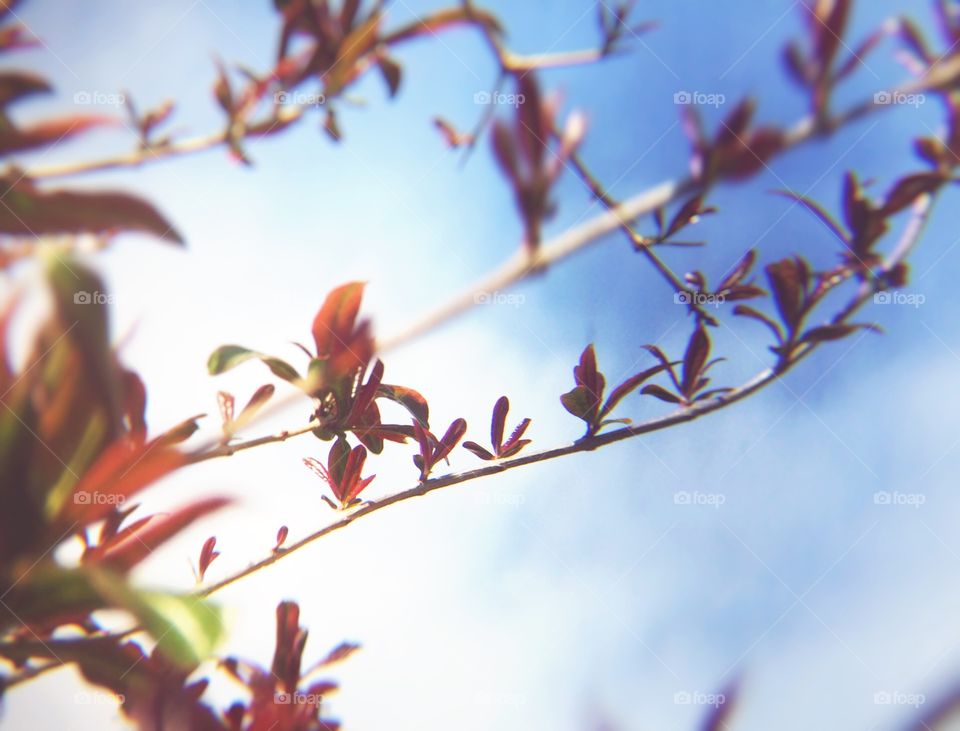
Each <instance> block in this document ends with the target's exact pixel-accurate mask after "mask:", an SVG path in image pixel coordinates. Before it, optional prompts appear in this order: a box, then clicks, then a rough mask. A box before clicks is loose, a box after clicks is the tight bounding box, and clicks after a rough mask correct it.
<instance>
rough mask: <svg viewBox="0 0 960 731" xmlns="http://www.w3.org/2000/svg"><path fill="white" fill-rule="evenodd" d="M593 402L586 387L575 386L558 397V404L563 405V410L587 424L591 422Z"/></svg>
mask: <svg viewBox="0 0 960 731" xmlns="http://www.w3.org/2000/svg"><path fill="white" fill-rule="evenodd" d="M593 402H594V398H593V395H592V394H591V393H590V389H588V388H587V387H586V386H577V387H576V388H574V389H573V390H572V391H568V392H567V393H565V394H563V396H561V397H560V403H562V404H563V408H565V409H566V410H567V411H569V412H570V413H571V414H573V415H574V416H576V417H577V418H578V419H583V420H584V421H585V422H587V423H588V424H589V423H590V422H591V420H592V419H591V414H592V411H593V408H592V407H593Z"/></svg>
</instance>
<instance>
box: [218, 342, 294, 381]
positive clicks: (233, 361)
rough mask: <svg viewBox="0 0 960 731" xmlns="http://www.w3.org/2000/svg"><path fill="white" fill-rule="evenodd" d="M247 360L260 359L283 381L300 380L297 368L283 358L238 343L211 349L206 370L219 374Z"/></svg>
mask: <svg viewBox="0 0 960 731" xmlns="http://www.w3.org/2000/svg"><path fill="white" fill-rule="evenodd" d="M248 360H259V361H261V362H262V363H263V364H264V365H266V366H267V368H269V369H270V371H271V372H272V373H273V375H275V376H277V377H278V378H282V379H283V380H284V381H288V382H290V383H294V384H297V383H299V382H300V381H301V380H302V379H301V378H300V374H299V373H297V369H296V368H294V367H293V366H292V365H290V364H289V363H287V362H286V361H285V360H281V359H280V358H274V357H273V356H271V355H265V354H264V353H258V352H257V351H255V350H250V349H248V348H244V347H243V346H240V345H221V346H220V347H219V348H217V349H216V350H215V351H213V353H211V354H210V358H209V359H208V360H207V370H208V371H209V372H210V375H211V376H219V375H220V374H221V373H226V372H227V371H229V370H231V369H233V368H236V367H237V366H238V365H240V364H241V363H246V362H247V361H248Z"/></svg>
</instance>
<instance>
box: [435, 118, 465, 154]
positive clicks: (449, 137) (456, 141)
mask: <svg viewBox="0 0 960 731" xmlns="http://www.w3.org/2000/svg"><path fill="white" fill-rule="evenodd" d="M433 126H434V127H436V128H437V129H438V130H440V134H441V135H442V136H443V141H444V142H446V143H447V146H448V147H451V148H453V149H457V148H458V147H464V146H468V145H472V144H473V142H474V138H473V135H472V134H469V133H467V132H460V131H459V130H458V129H457V128H456V127H454V126H453V125H452V124H451V123H450V122H448V121H447V120H445V119H443V118H442V117H434V119H433Z"/></svg>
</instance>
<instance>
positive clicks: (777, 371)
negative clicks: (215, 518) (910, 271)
mask: <svg viewBox="0 0 960 731" xmlns="http://www.w3.org/2000/svg"><path fill="white" fill-rule="evenodd" d="M932 205H933V196H931V195H929V194H926V195H924V196H921V197H920V198H918V200H917V203H916V204H915V206H914V210H913V215H912V218H911V219H910V221H909V223H908V224H907V226H906V228H905V230H904V233H903V235H902V237H901V239H900V242H899V243H898V244H897V246H896V247H895V248H894V250H893V252H892V253H891V254H890V255H889V257H888V258H887V259H886V264H885V268H886V270H887V271H889V270H891V269H892V268H893V267H895V266H896V265H897V264H899V263H900V262H901V261H903V260H904V258H905V257H906V256H907V255H908V254H909V253H910V251H911V250H912V249H913V247H914V246H915V245H916V243H917V241H918V240H919V238H920V235H921V233H922V232H923V228H924V226H925V225H926V223H927V221H928V220H929V215H930V211H931V209H932ZM876 286H877V285H876V283H874V282H865V283H864V285H863V286H861V287H860V288H859V289H858V291H857V293H856V294H855V295H854V296H853V297H851V299H850V301H849V302H848V303H847V305H846V306H845V307H844V308H842V309H841V310H840V312H839V313H838V314H837V315H836V316H835V317H834V318H833V322H835V323H840V322H844V321H845V320H847V319H848V318H849V317H851V316H852V315H853V314H854V313H855V312H856V311H857V310H859V309H860V308H861V307H862V306H863V305H864V304H866V303H867V302H868V301H869V300H870V299H871V298H872V296H873V294H874V292H875V291H876ZM821 344H822V343H820V342H808V343H804V344H802V345H801V346H799V347H798V348H797V350H796V351H795V353H794V355H793V356H792V358H791V360H790V361H788V362H785V363H781V364H778V365H777V366H775V367H772V368H767V369H766V370H764V371H762V372H760V373H758V374H757V375H755V376H754V377H753V378H751V379H750V380H749V381H747V382H746V383H744V384H742V385H741V386H739V387H737V388H735V389H732V390H730V391H727V392H724V393H721V394H719V395H718V396H716V397H714V398H711V399H707V400H705V401H701V402H697V403H694V404H693V405H691V406H688V407H685V408H681V409H678V410H676V411H673V412H671V413H669V414H666V415H664V416H660V417H657V418H654V419H650V420H648V421H645V422H643V423H640V424H635V425H632V426H626V427H623V428H620V429H615V430H614V431H610V432H605V433H602V434H598V435H596V436H592V437H585V438H583V439H580V440H578V441H576V442H573V443H572V444H568V445H565V446H562V447H555V448H553V449H547V450H543V451H540V452H531V453H529V454H525V455H523V456H521V457H515V458H513V459H507V460H503V461H501V462H495V463H493V464H489V465H485V466H483V467H479V468H477V469H474V470H469V471H467V472H458V473H455V474H450V475H444V476H442V477H437V478H434V479H430V480H426V481H425V482H421V483H420V484H418V485H416V486H414V487H411V488H409V489H407V490H403V491H401V492H398V493H394V494H393V495H390V496H388V497H386V498H383V499H381V500H379V501H376V502H369V503H365V504H363V505H361V506H360V507H358V508H356V509H354V510H351V511H348V512H346V513H345V514H344V515H343V517H342V518H340V519H339V520H337V521H335V522H333V523H330V524H329V525H326V526H324V527H323V528H320V529H319V530H316V531H314V532H313V533H311V534H309V535H308V536H306V537H304V538H301V539H300V540H299V541H297V542H296V543H293V544H291V545H290V546H288V547H286V548H283V549H281V550H278V551H275V552H274V553H272V554H271V555H269V556H267V557H266V558H263V559H261V560H260V561H257V562H256V563H253V564H250V565H249V566H247V567H246V568H245V569H242V570H241V571H238V572H236V573H235V574H232V575H230V576H228V577H226V578H224V579H221V580H220V581H218V582H216V583H213V584H211V585H209V586H207V587H204V588H202V589H200V590H199V591H198V592H197V595H198V596H204V597H206V596H210V595H211V594H214V593H216V592H218V591H220V590H221V589H224V588H226V587H228V586H230V585H231V584H233V583H235V582H237V581H239V580H240V579H243V578H245V577H247V576H250V575H251V574H254V573H256V572H257V571H260V570H261V569H264V568H266V567H267V566H270V565H272V564H274V563H276V562H277V561H279V560H280V559H281V558H283V557H284V556H286V555H288V554H290V553H293V552H294V551H298V550H300V549H301V548H303V547H304V546H307V545H309V544H311V543H313V542H314V541H316V540H318V539H320V538H323V537H324V536H326V535H329V534H330V533H333V532H335V531H338V530H341V529H342V528H346V527H347V526H348V525H350V524H351V523H353V522H354V521H355V520H358V519H359V518H362V517H363V516H365V515H370V514H372V513H376V512H378V511H380V510H383V509H384V508H386V507H389V506H390V505H394V504H396V503H399V502H402V501H404V500H409V499H410V498H414V497H421V496H423V495H427V494H429V493H431V492H434V491H436V490H440V489H443V488H445V487H451V486H453V485H459V484H462V483H465V482H470V481H472V480H476V479H479V478H481V477H487V476H489V475H495V474H500V473H501V472H506V471H508V470H512V469H516V468H517V467H524V466H526V465H530V464H537V463H539V462H545V461H547V460H551V459H556V458H558V457H564V456H568V455H571V454H577V453H578V452H592V451H593V450H595V449H599V448H600V447H605V446H607V445H609V444H614V443H616V442H622V441H624V440H626V439H631V438H633V437H637V436H640V435H642V434H650V433H652V432H656V431H660V430H663V429H667V428H669V427H672V426H677V425H679V424H685V423H687V422H690V421H694V420H695V419H698V418H700V417H702V416H705V415H707V414H710V413H713V412H714V411H718V410H720V409H722V408H724V407H727V406H730V405H731V404H734V403H737V402H738V401H742V400H743V399H745V398H746V397H748V396H750V395H752V394H754V393H756V392H757V391H759V390H760V389H762V388H764V387H765V386H767V385H768V384H770V383H772V382H773V381H775V380H776V379H778V378H780V377H781V376H782V375H783V374H785V373H786V372H787V371H789V370H791V369H792V368H793V367H794V366H795V365H797V363H799V362H800V361H801V360H803V359H804V358H806V357H807V356H809V355H810V354H811V353H813V352H814V351H815V350H817V348H819V347H820V345H821Z"/></svg>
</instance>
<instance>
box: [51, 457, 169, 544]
mask: <svg viewBox="0 0 960 731" xmlns="http://www.w3.org/2000/svg"><path fill="white" fill-rule="evenodd" d="M185 459H186V457H185V455H183V454H182V453H181V452H179V451H177V450H175V449H171V448H169V447H166V446H156V447H155V446H154V445H153V444H152V443H147V444H139V445H138V444H133V445H131V444H130V443H129V441H128V440H125V439H120V440H118V441H116V442H114V443H113V444H111V445H110V446H108V447H107V448H106V449H105V450H104V451H103V452H102V453H101V454H100V456H99V457H98V458H97V460H96V461H95V462H94V463H93V465H92V466H91V467H90V469H88V470H87V471H86V472H85V473H84V474H83V476H82V477H81V478H80V480H79V481H78V482H77V484H76V486H75V487H74V489H73V492H72V494H71V496H70V500H69V501H68V502H67V503H66V504H65V505H64V506H63V515H64V518H65V519H66V520H68V521H76V522H77V523H79V524H80V525H88V524H90V523H92V522H94V521H96V520H99V519H100V518H102V517H104V516H105V515H106V514H107V513H108V512H110V510H111V509H112V508H113V506H114V505H120V504H122V503H123V502H124V501H125V500H126V499H127V498H129V497H130V496H131V495H134V494H136V493H137V492H139V491H140V490H143V489H144V488H145V487H147V486H149V485H150V484H152V483H153V482H155V481H157V480H159V479H160V478H161V477H164V476H166V475H168V474H169V473H171V472H173V471H174V470H176V469H178V468H179V467H181V466H182V465H183V464H184V462H185Z"/></svg>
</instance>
